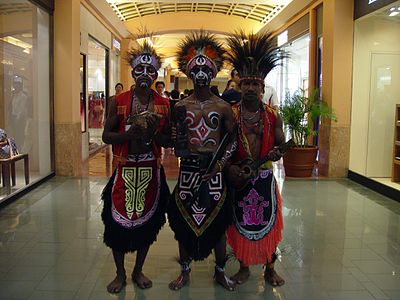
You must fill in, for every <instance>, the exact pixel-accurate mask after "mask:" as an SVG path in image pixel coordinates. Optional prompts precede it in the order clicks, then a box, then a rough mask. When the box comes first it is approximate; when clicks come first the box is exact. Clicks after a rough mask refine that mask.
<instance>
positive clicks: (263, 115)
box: [238, 103, 271, 158]
mask: <svg viewBox="0 0 400 300" xmlns="http://www.w3.org/2000/svg"><path fill="white" fill-rule="evenodd" d="M242 106H243V103H240V105H239V107H238V115H239V120H238V121H239V122H238V127H239V139H240V141H241V143H242V145H243V148H244V150H245V151H246V153H247V156H248V157H250V158H252V154H251V151H250V146H249V141H248V140H247V137H246V133H245V131H244V127H245V125H244V120H243V114H242V111H243V107H242ZM261 119H266V120H267V124H268V138H267V141H268V140H269V136H270V129H271V122H270V121H269V118H268V115H267V112H266V111H265V109H264V107H263V106H261V113H260V120H261ZM257 123H258V122H257ZM263 125H264V124H263ZM261 139H263V137H261Z"/></svg>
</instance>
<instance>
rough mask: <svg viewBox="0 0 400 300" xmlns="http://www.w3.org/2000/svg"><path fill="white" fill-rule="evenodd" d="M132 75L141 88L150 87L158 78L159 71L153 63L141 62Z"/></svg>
mask: <svg viewBox="0 0 400 300" xmlns="http://www.w3.org/2000/svg"><path fill="white" fill-rule="evenodd" d="M132 75H133V78H135V81H136V85H137V86H139V87H141V88H149V87H150V86H151V84H152V83H153V81H154V80H156V79H157V71H156V69H155V68H154V67H153V66H152V65H145V64H139V65H137V66H136V68H135V69H133V72H132Z"/></svg>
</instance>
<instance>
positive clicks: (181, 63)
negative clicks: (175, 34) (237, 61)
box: [177, 29, 225, 74]
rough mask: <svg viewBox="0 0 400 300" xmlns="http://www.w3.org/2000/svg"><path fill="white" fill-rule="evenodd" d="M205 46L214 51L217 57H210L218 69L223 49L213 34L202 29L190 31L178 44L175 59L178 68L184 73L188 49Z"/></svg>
mask: <svg viewBox="0 0 400 300" xmlns="http://www.w3.org/2000/svg"><path fill="white" fill-rule="evenodd" d="M206 47H210V48H211V49H212V50H214V52H215V53H216V55H217V57H215V58H210V59H212V61H213V62H214V63H215V65H216V66H217V70H218V71H219V70H220V69H221V67H222V65H223V63H224V56H225V49H224V48H223V46H222V44H221V43H220V42H218V41H217V39H216V37H215V35H214V34H211V33H209V32H207V31H204V30H203V29H201V30H200V31H198V32H192V33H191V34H189V35H187V36H186V37H185V38H184V39H183V40H182V41H180V43H179V44H178V49H179V50H178V52H177V61H178V67H179V69H180V70H181V71H182V72H183V73H185V74H186V66H187V64H188V63H189V59H188V55H189V51H192V50H194V51H195V52H197V51H200V50H201V49H204V48H206Z"/></svg>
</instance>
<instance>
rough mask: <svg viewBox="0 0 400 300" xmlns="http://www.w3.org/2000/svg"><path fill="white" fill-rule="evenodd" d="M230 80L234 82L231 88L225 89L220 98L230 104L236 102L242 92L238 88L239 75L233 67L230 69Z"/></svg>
mask: <svg viewBox="0 0 400 300" xmlns="http://www.w3.org/2000/svg"><path fill="white" fill-rule="evenodd" d="M231 80H232V81H233V82H234V83H235V86H234V87H233V88H231V89H227V90H225V91H224V93H223V94H222V96H221V98H222V99H224V100H225V101H226V102H228V103H229V104H230V105H234V104H236V103H238V102H239V101H240V99H241V97H242V93H241V92H240V89H239V75H238V72H237V71H236V70H235V69H233V70H232V71H231ZM228 82H229V81H228Z"/></svg>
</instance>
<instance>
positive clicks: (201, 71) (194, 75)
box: [190, 66, 213, 86]
mask: <svg viewBox="0 0 400 300" xmlns="http://www.w3.org/2000/svg"><path fill="white" fill-rule="evenodd" d="M190 78H191V79H192V80H193V83H194V85H197V86H209V85H210V82H211V79H213V72H212V70H211V69H210V68H209V67H207V66H195V67H194V68H192V69H191V70H190Z"/></svg>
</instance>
